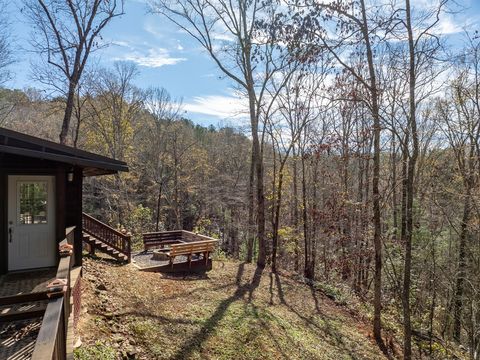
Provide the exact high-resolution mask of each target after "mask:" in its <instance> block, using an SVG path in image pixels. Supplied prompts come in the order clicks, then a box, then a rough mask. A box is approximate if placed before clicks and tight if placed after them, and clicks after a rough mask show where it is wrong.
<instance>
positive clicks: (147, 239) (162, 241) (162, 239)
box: [142, 230, 183, 251]
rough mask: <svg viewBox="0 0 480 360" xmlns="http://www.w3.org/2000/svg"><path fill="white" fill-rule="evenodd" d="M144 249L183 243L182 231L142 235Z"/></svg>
mask: <svg viewBox="0 0 480 360" xmlns="http://www.w3.org/2000/svg"><path fill="white" fill-rule="evenodd" d="M142 237H143V248H144V249H145V251H146V250H149V249H152V248H158V247H163V246H165V245H171V244H178V243H179V242H183V240H182V230H173V231H162V232H149V233H144V234H142Z"/></svg>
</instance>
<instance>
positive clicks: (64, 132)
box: [60, 82, 77, 145]
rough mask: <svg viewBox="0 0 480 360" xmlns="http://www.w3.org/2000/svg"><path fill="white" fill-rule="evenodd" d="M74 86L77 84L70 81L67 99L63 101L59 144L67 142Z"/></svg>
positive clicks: (73, 99) (73, 100)
mask: <svg viewBox="0 0 480 360" xmlns="http://www.w3.org/2000/svg"><path fill="white" fill-rule="evenodd" d="M76 88H77V84H76V83H74V82H70V85H69V87H68V94H67V101H66V103H65V113H64V115H63V121H62V130H61V132H60V144H64V145H65V144H66V143H67V137H68V130H69V129H70V120H71V119H72V113H73V106H74V102H75V90H76Z"/></svg>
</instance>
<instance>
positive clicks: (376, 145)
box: [360, 0, 383, 345]
mask: <svg viewBox="0 0 480 360" xmlns="http://www.w3.org/2000/svg"><path fill="white" fill-rule="evenodd" d="M360 4H361V12H362V23H363V26H362V32H363V38H364V40H365V47H366V52H367V62H368V72H369V75H370V89H369V90H370V94H371V101H372V106H371V111H372V117H373V132H374V135H373V185H372V196H373V223H374V234H373V244H374V247H375V278H374V300H373V307H374V316H373V334H374V337H375V340H376V341H377V343H379V344H380V345H383V340H382V332H381V330H382V324H381V311H382V223H381V221H382V220H381V214H380V189H379V180H380V133H381V125H380V112H379V105H378V90H377V79H376V73H375V65H374V59H373V51H372V48H371V44H370V32H369V28H368V20H367V10H366V6H365V0H360Z"/></svg>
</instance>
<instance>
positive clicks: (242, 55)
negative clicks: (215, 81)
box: [150, 0, 285, 267]
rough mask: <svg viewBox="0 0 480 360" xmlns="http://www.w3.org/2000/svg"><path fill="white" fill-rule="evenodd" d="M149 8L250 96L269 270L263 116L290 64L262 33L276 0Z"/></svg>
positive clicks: (166, 0) (263, 255) (270, 34)
mask: <svg viewBox="0 0 480 360" xmlns="http://www.w3.org/2000/svg"><path fill="white" fill-rule="evenodd" d="M150 4H151V11H152V12H154V13H159V14H162V15H164V16H165V17H166V18H168V19H169V20H170V21H172V22H173V23H175V24H176V25H177V26H178V27H179V28H181V29H182V30H184V31H185V32H187V33H188V34H189V35H190V36H192V37H193V38H194V39H195V40H197V41H198V42H199V43H200V44H201V46H202V47H203V48H204V49H205V50H206V51H207V52H208V54H209V56H210V57H211V59H212V60H213V61H214V62H215V64H216V65H217V66H218V68H219V69H220V70H221V71H222V72H223V74H224V75H225V76H226V77H227V78H229V79H230V80H232V81H233V82H234V83H235V84H236V85H237V86H238V87H239V88H240V90H241V91H243V92H244V93H245V94H246V98H247V99H248V113H249V117H250V125H251V133H252V140H253V144H252V161H253V162H254V167H253V168H254V170H255V175H256V201H257V214H256V215H257V239H258V246H259V249H258V259H257V264H258V266H260V267H264V266H265V264H266V260H267V246H266V236H265V191H264V163H263V149H262V135H261V133H262V131H261V115H262V108H268V107H269V105H268V104H265V102H267V103H268V102H271V101H273V100H272V97H267V92H266V89H267V87H268V84H269V82H270V80H271V79H272V77H273V76H274V75H275V74H276V73H278V71H279V70H281V69H282V68H283V67H284V66H285V62H284V61H285V58H284V57H281V56H278V51H280V49H281V48H280V47H279V46H277V44H276V43H275V41H274V31H262V30H265V26H266V24H267V23H269V21H268V20H269V19H271V18H273V17H274V16H275V14H276V6H275V2H273V1H259V0H253V1H243V0H237V1H233V2H232V1H225V0H180V1H172V0H151V1H150ZM259 25H260V26H259ZM279 60H280V61H279ZM265 113H267V112H264V114H265Z"/></svg>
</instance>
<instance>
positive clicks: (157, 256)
mask: <svg viewBox="0 0 480 360" xmlns="http://www.w3.org/2000/svg"><path fill="white" fill-rule="evenodd" d="M169 250H170V249H155V250H153V251H152V260H157V261H165V260H169V259H170V258H169V257H168V255H167V254H165V252H166V251H169Z"/></svg>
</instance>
